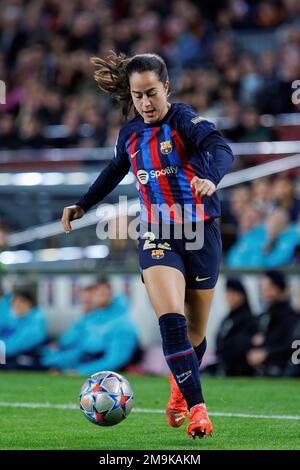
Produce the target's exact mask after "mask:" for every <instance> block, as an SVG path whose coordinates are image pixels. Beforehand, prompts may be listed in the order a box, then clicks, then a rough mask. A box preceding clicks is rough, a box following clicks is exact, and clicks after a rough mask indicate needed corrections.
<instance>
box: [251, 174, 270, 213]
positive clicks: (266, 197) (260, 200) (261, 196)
mask: <svg viewBox="0 0 300 470" xmlns="http://www.w3.org/2000/svg"><path fill="white" fill-rule="evenodd" d="M251 192H252V195H251V196H252V197H251V200H252V205H253V207H255V208H256V209H257V210H259V211H260V213H261V214H262V216H263V217H267V216H268V215H270V214H271V213H272V212H273V210H274V202H273V201H272V186H271V182H270V180H269V179H268V178H259V179H257V180H254V181H253V183H252V187H251Z"/></svg>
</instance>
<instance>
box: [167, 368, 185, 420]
mask: <svg viewBox="0 0 300 470" xmlns="http://www.w3.org/2000/svg"><path fill="white" fill-rule="evenodd" d="M169 381H170V387H171V396H170V399H169V401H168V404H167V407H166V417H167V421H168V423H169V425H170V426H172V427H173V428H179V426H181V425H182V424H183V423H184V420H185V418H186V417H187V415H188V413H189V412H188V407H187V403H186V401H185V398H184V397H183V395H182V393H181V391H180V389H179V387H178V385H177V383H176V381H175V379H174V377H173V374H171V373H170V374H169Z"/></svg>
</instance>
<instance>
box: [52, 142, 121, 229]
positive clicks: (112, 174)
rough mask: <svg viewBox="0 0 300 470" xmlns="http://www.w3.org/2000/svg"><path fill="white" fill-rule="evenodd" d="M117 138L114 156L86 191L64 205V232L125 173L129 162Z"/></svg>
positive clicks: (102, 197)
mask: <svg viewBox="0 0 300 470" xmlns="http://www.w3.org/2000/svg"><path fill="white" fill-rule="evenodd" d="M119 140H120V139H118V140H117V143H116V147H115V156H114V158H113V159H112V160H111V162H110V163H109V164H108V165H107V166H106V168H104V170H103V171H102V172H101V173H100V175H99V176H98V178H97V179H96V181H95V182H94V183H93V184H92V185H91V186H90V188H89V189H88V191H87V192H86V193H85V194H83V195H82V196H81V198H80V199H79V200H78V202H76V204H74V205H73V206H68V207H65V208H64V210H63V215H62V218H61V222H62V224H63V227H64V231H65V233H69V232H71V230H72V226H71V222H72V220H76V219H81V217H83V216H84V214H85V212H87V211H88V210H89V209H90V208H91V207H92V206H94V205H95V204H97V203H99V202H100V201H102V199H104V198H105V196H107V195H108V194H109V193H110V192H111V191H113V189H114V188H115V187H116V186H117V185H118V184H119V183H120V181H122V179H123V178H124V176H126V175H127V173H128V171H129V168H130V162H129V160H128V156H127V153H126V152H125V150H124V149H123V146H122V143H120V142H119Z"/></svg>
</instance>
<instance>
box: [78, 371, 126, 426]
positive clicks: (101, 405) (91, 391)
mask: <svg viewBox="0 0 300 470" xmlns="http://www.w3.org/2000/svg"><path fill="white" fill-rule="evenodd" d="M133 398H134V397H133V391H132V388H131V386H130V383H129V382H128V380H127V379H125V377H123V376H122V375H120V374H116V372H110V371H103V372H97V373H96V374H93V375H92V376H91V377H90V378H89V379H88V380H86V381H85V382H84V384H83V386H82V387H81V390H80V395H79V403H80V409H81V411H82V412H83V414H84V416H85V417H86V418H87V419H88V420H89V421H91V422H92V423H94V424H98V425H99V426H114V425H115V424H118V423H120V422H121V421H123V420H124V419H125V418H127V416H128V415H129V413H130V411H131V409H132V401H133Z"/></svg>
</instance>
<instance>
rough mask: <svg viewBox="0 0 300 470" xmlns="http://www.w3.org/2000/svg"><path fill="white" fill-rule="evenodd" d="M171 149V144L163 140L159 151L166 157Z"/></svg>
mask: <svg viewBox="0 0 300 470" xmlns="http://www.w3.org/2000/svg"><path fill="white" fill-rule="evenodd" d="M172 148H173V147H172V144H171V142H170V140H165V141H164V142H161V143H160V151H161V153H163V154H164V155H168V153H171V152H172Z"/></svg>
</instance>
